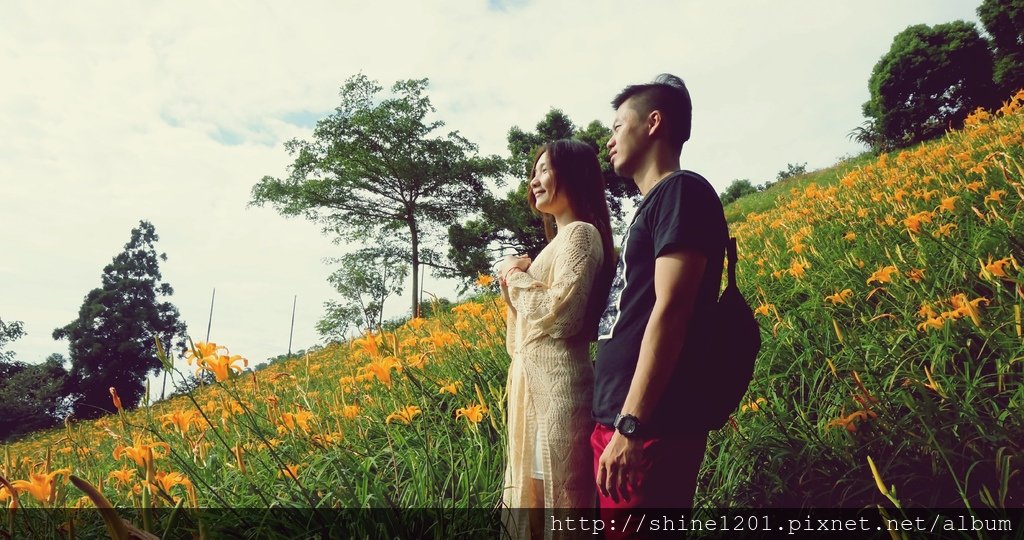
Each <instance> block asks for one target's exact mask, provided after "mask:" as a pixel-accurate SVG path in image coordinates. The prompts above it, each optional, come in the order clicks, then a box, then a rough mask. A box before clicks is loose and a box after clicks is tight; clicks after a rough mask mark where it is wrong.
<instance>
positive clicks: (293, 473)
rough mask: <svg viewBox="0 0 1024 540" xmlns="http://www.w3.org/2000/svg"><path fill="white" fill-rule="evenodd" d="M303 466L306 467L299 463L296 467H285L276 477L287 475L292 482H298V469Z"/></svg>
mask: <svg viewBox="0 0 1024 540" xmlns="http://www.w3.org/2000/svg"><path fill="white" fill-rule="evenodd" d="M305 466H306V464H305V463H300V464H297V465H285V468H283V469H281V470H280V471H277V477H278V478H281V477H283V476H284V475H288V476H289V477H290V478H292V479H294V480H298V479H299V467H305Z"/></svg>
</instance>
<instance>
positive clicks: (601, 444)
mask: <svg viewBox="0 0 1024 540" xmlns="http://www.w3.org/2000/svg"><path fill="white" fill-rule="evenodd" d="M613 434H615V430H614V429H612V428H610V427H607V426H605V425H603V424H596V425H595V426H594V431H593V433H591V435H590V446H591V448H593V450H594V478H598V476H597V474H598V470H597V467H598V465H599V463H600V460H601V454H602V453H603V452H604V449H605V447H606V446H608V442H609V441H611V439H612V435H613ZM707 442H708V436H707V433H704V434H702V435H697V436H691V437H687V438H680V439H676V438H672V439H658V438H655V439H646V440H644V443H643V447H644V451H643V454H644V461H645V462H646V463H647V465H649V467H650V468H648V469H647V470H646V471H645V473H644V475H643V476H642V477H641V478H640V479H639V482H640V487H639V488H638V489H637V490H636V491H633V490H632V489H631V490H630V491H629V501H628V502H627V501H625V500H623V499H622V497H619V502H615V501H613V500H612V499H611V498H610V497H606V496H604V494H602V493H601V492H600V489H599V490H598V500H599V504H600V508H601V519H602V520H604V526H605V529H604V533H605V538H609V539H611V538H644V537H646V536H647V535H645V534H644V532H645V531H643V530H641V531H637V529H636V528H635V527H634V526H633V525H632V524H636V523H639V519H638V518H639V517H640V514H639V513H636V512H633V511H632V510H633V509H636V508H666V509H669V508H690V507H691V506H693V494H694V491H695V490H696V487H697V473H698V472H699V470H700V464H701V462H702V461H704V450H705V448H706V447H707ZM631 514H636V515H632V516H631ZM627 518H628V519H629V520H630V522H631V525H630V526H629V529H630V530H623V526H624V524H625V523H626V521H627ZM612 520H615V525H614V526H615V530H612V527H613V525H612Z"/></svg>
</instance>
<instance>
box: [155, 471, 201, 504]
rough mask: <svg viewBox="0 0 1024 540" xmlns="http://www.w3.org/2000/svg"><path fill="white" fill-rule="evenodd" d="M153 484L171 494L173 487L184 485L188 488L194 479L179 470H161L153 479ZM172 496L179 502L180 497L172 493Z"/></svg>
mask: <svg viewBox="0 0 1024 540" xmlns="http://www.w3.org/2000/svg"><path fill="white" fill-rule="evenodd" d="M153 485H154V486H155V487H157V488H159V489H161V490H163V492H164V493H166V494H168V495H171V489H173V488H174V486H184V487H185V488H186V489H188V487H189V486H191V485H192V481H191V480H189V479H188V477H187V476H185V475H183V474H181V473H179V472H163V471H161V472H158V473H156V477H155V478H154V479H153ZM171 498H172V499H173V500H174V502H175V503H177V502H178V499H179V497H175V496H174V495H171Z"/></svg>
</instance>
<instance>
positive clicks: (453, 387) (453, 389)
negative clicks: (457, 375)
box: [437, 381, 462, 396]
mask: <svg viewBox="0 0 1024 540" xmlns="http://www.w3.org/2000/svg"><path fill="white" fill-rule="evenodd" d="M461 386H462V381H454V382H450V383H448V384H443V385H441V389H440V390H438V392H437V393H438V394H444V393H445V392H447V393H449V394H451V395H453V396H454V395H455V394H456V393H457V392H458V391H459V387H461Z"/></svg>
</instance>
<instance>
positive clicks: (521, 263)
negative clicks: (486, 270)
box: [497, 255, 533, 287]
mask: <svg viewBox="0 0 1024 540" xmlns="http://www.w3.org/2000/svg"><path fill="white" fill-rule="evenodd" d="M531 262H533V261H532V260H531V259H530V258H529V257H527V256H526V255H509V256H508V257H505V259H504V260H503V261H501V262H500V263H499V264H498V269H497V274H498V281H500V282H501V286H502V287H504V286H505V277H506V276H508V273H509V272H510V271H512V269H513V268H518V269H520V270H522V271H524V272H525V271H526V270H527V269H529V268H530V263H531Z"/></svg>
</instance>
